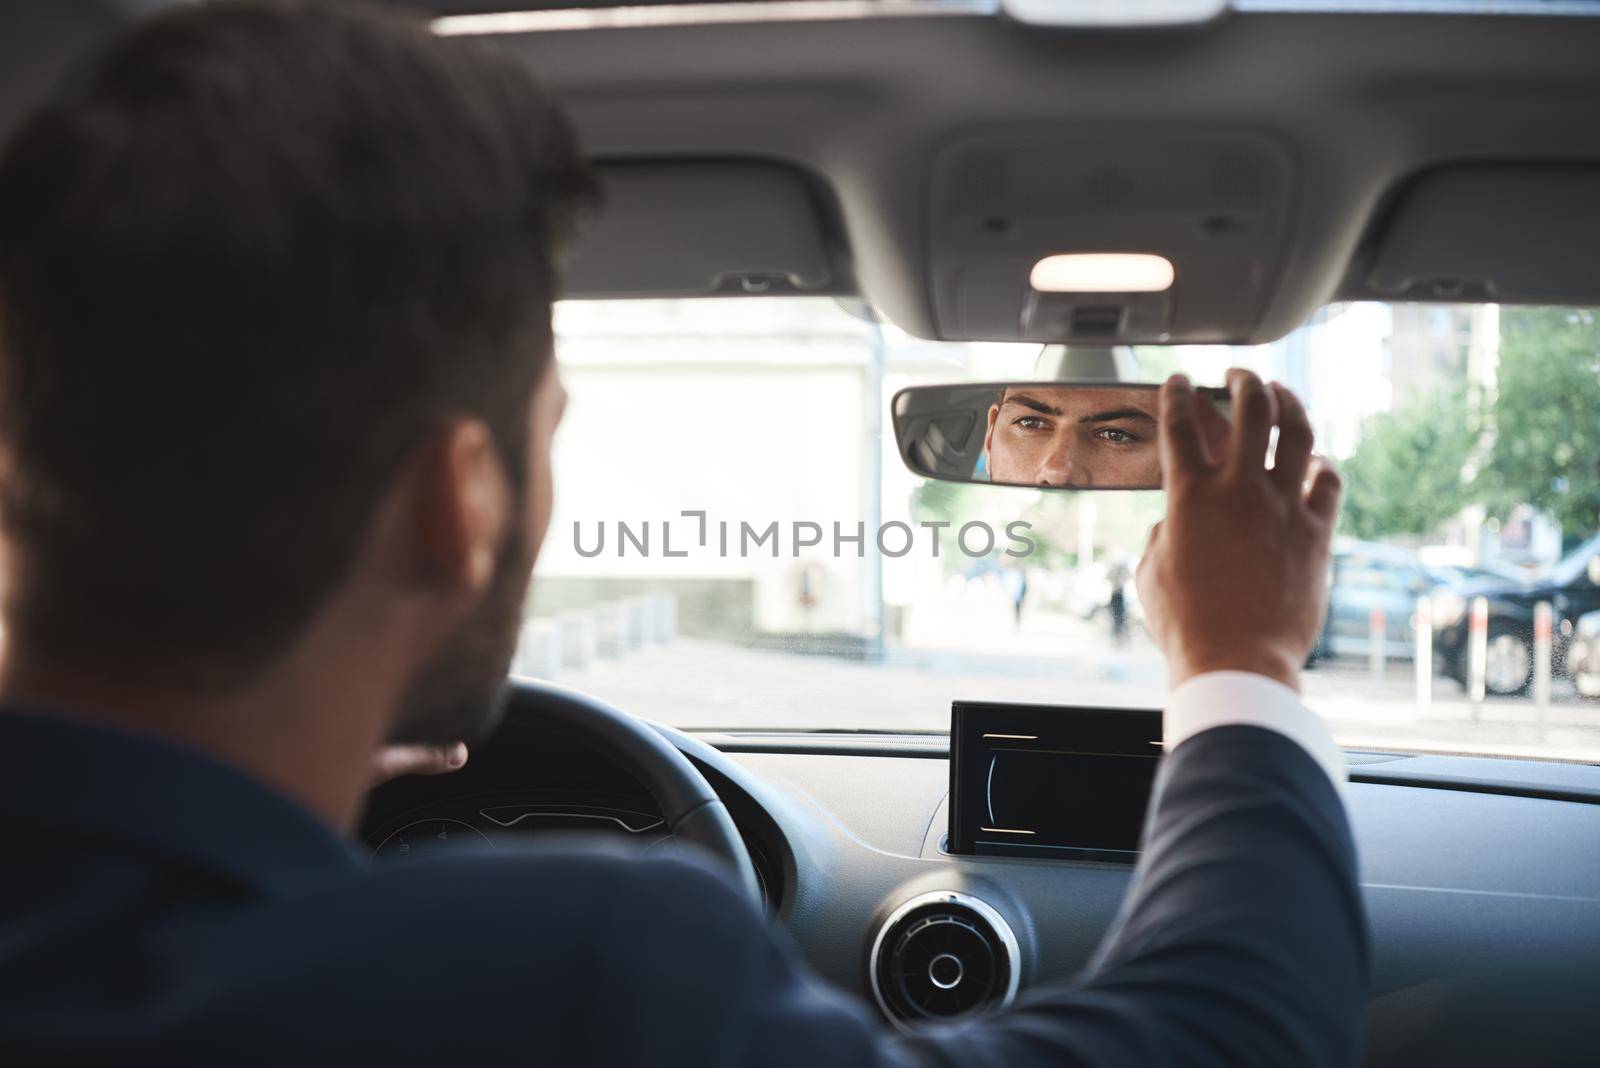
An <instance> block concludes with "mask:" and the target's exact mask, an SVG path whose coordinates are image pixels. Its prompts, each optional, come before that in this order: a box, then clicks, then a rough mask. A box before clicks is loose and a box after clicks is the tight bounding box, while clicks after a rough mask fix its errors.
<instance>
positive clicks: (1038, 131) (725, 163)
mask: <svg viewBox="0 0 1600 1068" xmlns="http://www.w3.org/2000/svg"><path fill="white" fill-rule="evenodd" d="M158 3H159V0H116V2H110V0H107V2H105V3H98V4H92V3H88V2H82V3H47V2H37V0H27V2H23V3H16V4H12V5H9V6H8V11H7V14H6V16H5V18H6V20H7V22H8V23H11V24H14V25H18V26H24V27H25V28H26V29H27V31H28V32H27V33H26V34H22V35H18V34H7V35H0V36H6V37H7V38H8V39H9V40H10V42H11V44H10V45H9V46H8V47H4V49H3V51H4V52H5V53H10V54H0V63H4V67H3V68H0V69H3V70H4V71H5V74H4V81H3V83H0V91H3V93H4V96H3V98H0V103H3V104H4V107H5V109H6V112H7V113H8V114H11V115H15V114H16V113H17V112H19V111H20V110H21V109H22V108H23V107H24V106H25V103H26V101H27V100H29V99H31V98H32V96H34V95H36V94H37V92H38V91H39V86H40V85H41V84H44V75H45V73H46V72H47V71H48V68H49V64H48V63H46V62H44V61H43V60H41V59H40V58H39V57H40V56H42V55H44V54H45V53H46V52H47V51H48V52H49V53H50V54H51V55H65V54H67V53H68V52H69V51H70V50H71V49H70V48H69V46H70V45H71V44H72V42H73V41H74V40H86V39H91V38H92V36H93V35H94V33H96V32H103V29H104V27H106V26H109V25H114V24H115V23H116V21H117V20H118V19H120V18H125V17H127V15H126V12H127V11H128V10H131V9H136V8H140V7H148V6H156V5H158ZM397 6H416V5H415V0H413V2H412V3H410V4H401V5H397ZM485 6H491V7H492V6H505V5H483V4H473V5H470V7H471V9H473V10H477V9H481V8H482V7H485ZM531 6H544V7H549V6H551V5H550V4H549V3H545V4H542V5H531ZM563 6H574V7H576V6H580V5H577V4H574V5H563ZM583 6H593V5H592V4H586V5H583ZM435 10H444V5H443V4H436V5H435ZM460 10H463V5H462V4H460V3H456V4H453V5H450V11H451V13H454V12H457V11H460ZM494 40H495V41H496V42H497V43H498V44H500V45H502V46H504V47H507V48H509V49H511V50H513V51H514V52H515V53H516V54H518V55H519V56H521V57H523V58H524V59H525V60H526V61H527V63H528V64H529V66H530V68H531V69H533V70H534V71H535V72H536V73H537V74H538V75H539V77H540V78H541V79H542V80H543V81H544V83H545V84H546V85H547V86H549V87H550V88H551V89H553V90H554V91H555V92H556V93H557V94H558V95H559V96H560V98H561V99H562V100H563V101H564V103H565V104H566V105H567V107H568V108H569V110H570V111H571V113H572V115H573V116H574V118H575V120H576V122H577V124H578V126H579V128H580V131H581V133H582V136H583V138H584V140H585V143H586V144H587V146H588V148H589V150H590V152H591V153H592V154H593V155H594V156H595V158H596V159H597V160H599V161H600V162H601V163H602V165H603V167H604V168H605V169H606V172H607V175H608V177H609V178H611V179H612V184H613V192H614V194H615V196H614V201H615V204H614V206H615V207H616V209H617V210H616V216H615V218H613V219H612V220H610V221H609V222H608V221H607V220H606V219H604V218H602V220H601V221H600V222H599V223H598V224H597V225H596V227H595V230H594V233H593V234H592V235H591V241H590V243H589V244H588V245H587V246H586V248H585V249H584V251H583V252H582V253H581V254H580V259H579V262H578V263H577V264H576V265H575V268H574V283H573V292H572V294H571V295H574V296H585V297H602V296H617V295H626V296H671V295H691V294H698V293H713V292H730V291H731V292H746V291H765V292H832V293H839V292H852V291H859V292H860V294H861V295H862V296H864V297H865V298H866V299H867V300H868V301H869V302H870V303H871V304H873V305H874V306H875V307H876V308H877V309H879V311H880V312H881V313H882V314H883V315H885V316H886V317H887V318H889V319H890V320H892V321H893V322H894V323H895V324H897V325H898V326H900V327H901V328H903V329H905V330H906V331H908V332H910V333H912V334H915V335H918V336H922V337H930V338H941V337H943V338H953V339H990V340H1018V339H1021V338H1032V339H1035V340H1089V337H1088V336H1087V335H1085V336H1082V337H1079V336H1077V335H1076V334H1075V333H1074V331H1075V327H1074V323H1075V322H1076V321H1077V320H1076V319H1075V318H1074V316H1075V314H1076V310H1075V308H1074V307H1073V306H1072V301H1073V299H1076V298H1067V299H1065V300H1064V302H1063V303H1062V304H1061V306H1060V307H1055V308H1047V309H1045V311H1046V312H1048V314H1041V315H1040V316H1039V317H1036V318H1034V319H1032V320H1030V319H1029V317H1028V316H1029V313H1028V312H1027V310H1026V309H1025V307H1024V305H1025V304H1026V303H1027V299H1028V297H1029V296H1030V294H1029V292H1028V291H1027V285H1026V278H1027V274H1026V268H1027V266H1028V265H1031V263H1032V262H1033V260H1034V259H1035V258H1037V255H1039V254H1042V253H1047V252H1066V251H1149V252H1157V253H1161V254H1163V255H1167V256H1168V257H1169V258H1170V259H1172V260H1173V261H1174V263H1175V264H1176V266H1177V270H1178V274H1177V277H1178V281H1177V283H1176V284H1175V286H1174V288H1173V290H1172V291H1171V292H1170V293H1168V294H1167V295H1166V296H1165V297H1164V298H1163V300H1164V303H1163V302H1161V301H1158V302H1156V303H1155V304H1150V303H1148V302H1147V303H1144V304H1141V303H1139V299H1137V298H1130V299H1128V300H1126V301H1123V302H1122V304H1121V305H1120V306H1122V307H1123V311H1122V314H1121V315H1120V317H1119V318H1116V319H1115V323H1116V326H1115V328H1114V329H1113V330H1112V331H1111V333H1109V334H1107V333H1105V332H1104V322H1103V321H1101V322H1100V323H1099V325H1098V327H1097V328H1098V329H1100V330H1101V331H1102V333H1101V334H1099V335H1097V336H1095V337H1094V338H1093V340H1096V341H1108V340H1137V341H1171V342H1205V341H1210V342H1235V343H1237V342H1262V341H1269V340H1272V339H1275V338H1278V337H1281V336H1283V335H1284V334H1286V333H1288V332H1289V331H1291V330H1293V329H1294V328H1295V327H1296V326H1298V325H1299V324H1300V323H1301V322H1302V321H1304V320H1305V319H1306V318H1307V317H1308V316H1309V315H1310V314H1311V313H1312V312H1313V311H1314V310H1315V309H1316V308H1318V307H1320V306H1321V305H1323V304H1324V303H1327V302H1328V301H1330V300H1335V299H1351V298H1380V299H1452V300H1467V301H1473V300H1502V301H1512V302H1518V301H1521V302H1547V303H1550V302H1570V303H1600V262H1597V261H1600V256H1597V254H1596V252H1595V250H1597V249H1600V122H1596V121H1595V119H1594V116H1595V115H1597V114H1600V63H1597V62H1596V60H1595V57H1596V56H1600V18H1588V17H1527V16H1476V15H1450V14H1429V15H1408V14H1368V13H1339V14H1328V13H1305V12H1273V11H1259V10H1249V11H1244V12H1238V11H1236V12H1233V13H1231V14H1229V15H1227V16H1225V17H1223V18H1220V19H1218V20H1217V21H1215V22H1213V23H1210V24H1205V25H1200V26H1195V27H1187V28H1175V29H1164V30H1149V29H1146V30H1120V31H1119V30H1096V31H1071V30H1050V29H1041V28H1037V27H1030V26H1026V25H1022V24H1019V23H1015V22H1011V21H1008V20H1006V19H1003V18H999V17H994V16H988V15H971V14H929V15H925V16H906V17H897V18H861V19H849V20H840V21H822V20H818V21H751V22H741V23H720V24H708V25H666V26H645V27H636V28H603V29H584V30H570V31H558V32H530V33H508V34H496V35H494ZM24 56H25V57H27V58H28V62H26V63H22V62H20V60H21V58H22V57H24ZM12 60H17V62H9V61H12ZM764 213H765V214H764ZM669 216H670V217H671V218H672V219H673V220H674V222H673V224H672V225H670V226H667V225H663V226H660V227H657V226H653V225H651V223H650V221H649V220H650V219H651V218H653V217H655V218H662V219H665V218H668V217H669ZM730 220H738V221H737V222H736V223H735V222H730ZM658 231H659V232H658ZM753 235H755V236H753ZM696 257H698V259H697V258H696ZM819 257H820V258H821V260H822V261H823V262H824V263H825V267H824V268H823V269H819V267H818V262H819ZM686 263H688V264H691V267H690V268H689V269H686V268H685V266H684V264H686ZM1019 272H1020V273H1019ZM613 277H614V278H617V279H619V281H617V282H616V283H614V284H613V283H609V282H608V279H610V278H613ZM751 282H755V283H757V284H750V283H751ZM1053 299H1054V298H1053ZM1085 299H1089V298H1085ZM1092 299H1093V300H1095V301H1099V302H1101V303H1105V302H1106V301H1108V300H1110V301H1113V302H1117V301H1120V300H1121V298H1118V297H1116V296H1115V295H1113V296H1110V297H1107V296H1106V295H1096V296H1094V297H1093V298H1092ZM1085 322H1087V320H1085Z"/></svg>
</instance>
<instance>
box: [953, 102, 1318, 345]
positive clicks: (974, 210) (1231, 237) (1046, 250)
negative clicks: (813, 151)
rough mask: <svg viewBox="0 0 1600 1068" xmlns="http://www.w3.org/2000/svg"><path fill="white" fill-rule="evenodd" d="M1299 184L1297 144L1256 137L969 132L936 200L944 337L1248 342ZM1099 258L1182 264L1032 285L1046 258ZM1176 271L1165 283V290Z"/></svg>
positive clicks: (1221, 131) (1204, 131)
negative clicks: (1132, 256)
mask: <svg viewBox="0 0 1600 1068" xmlns="http://www.w3.org/2000/svg"><path fill="white" fill-rule="evenodd" d="M1294 191H1295V168H1294V163H1293V159H1292V157H1291V155H1290V153H1289V151H1288V150H1287V149H1286V148H1285V147H1284V145H1283V144H1282V143H1280V142H1279V141H1278V140H1277V139H1276V138H1274V137H1272V136H1270V135H1268V134H1266V133H1263V132H1259V131H1255V130H1243V129H1232V128H1211V127H1202V126H1185V127H1179V128H1174V127H1165V126H1163V127H1138V126H1118V127H1116V128H1114V129H1111V128H1105V127H1093V128H1084V129H1059V128H1054V129H1050V130H1039V129H1031V130H1030V129H1023V130H1015V129H1013V130H1005V131H994V132H988V133H980V134H974V135H971V136H968V137H965V138H962V139H960V140H958V141H955V142H952V143H950V144H948V145H946V146H945V148H944V149H943V151H942V152H940V153H939V154H938V156H937V158H936V160H935V163H934V167H933V178H932V190H931V196H930V199H929V210H930V213H931V214H930V218H929V227H928V232H929V234H930V248H929V270H930V277H931V280H932V288H933V293H932V297H933V303H934V312H935V316H936V319H937V321H938V325H939V332H940V334H941V336H942V337H944V338H946V339H949V340H993V341H1007V340H1027V341H1040V342H1056V341H1072V342H1093V343H1102V344H1103V343H1108V342H1171V343H1186V342H1226V341H1235V340H1242V339H1245V338H1247V337H1249V336H1250V335H1251V332H1252V331H1253V330H1254V329H1255V327H1256V324H1257V322H1258V321H1259V320H1260V318H1261V315H1262V312H1263V309H1264V308H1265V306H1266V304H1267V302H1268V300H1269V299H1270V298H1271V296H1272V293H1273V286H1274V282H1275V280H1276V277H1277V274H1278V271H1279V269H1280V268H1281V265H1282V262H1283V258H1284V255H1285V251H1286V248H1287V245H1288V239H1289V236H1290V212H1291V209H1292V206H1293V202H1294ZM1092 253H1099V254H1104V253H1124V254H1125V253H1136V254H1144V255H1145V256H1147V257H1148V256H1153V257H1158V258H1161V259H1164V260H1166V261H1168V262H1169V263H1170V264H1171V267H1172V270H1171V272H1170V276H1163V277H1158V278H1156V279H1155V281H1154V282H1153V283H1150V284H1146V283H1147V279H1144V278H1141V279H1139V280H1136V281H1132V282H1130V281H1127V280H1125V279H1124V278H1122V277H1119V275H1118V273H1117V272H1116V271H1114V270H1112V269H1110V268H1114V267H1116V265H1117V264H1116V262H1115V261H1106V262H1107V266H1108V269H1107V270H1106V271H1104V272H1103V273H1101V274H1100V275H1096V274H1095V273H1094V272H1093V271H1091V272H1090V274H1089V276H1088V280H1085V279H1084V278H1083V277H1081V276H1079V277H1074V278H1073V279H1072V281H1071V282H1070V283H1069V284H1068V288H1067V289H1066V290H1058V289H1053V288H1051V287H1050V286H1049V283H1048V282H1046V283H1043V284H1044V285H1045V286H1046V288H1045V289H1041V288H1038V287H1037V286H1036V283H1038V282H1039V275H1037V274H1036V273H1035V267H1036V266H1037V265H1038V264H1039V263H1040V261H1042V260H1045V259H1046V257H1052V256H1063V255H1068V256H1071V255H1072V254H1092ZM1088 262H1089V263H1091V265H1092V264H1093V262H1094V261H1088ZM1096 277H1103V278H1104V279H1105V288H1104V289H1097V288H1095V286H1096V285H1097V284H1098V283H1097V282H1095V281H1094V279H1095V278H1096ZM1165 277H1170V283H1168V284H1166V285H1165V287H1164V288H1157V287H1159V286H1161V285H1162V284H1163V282H1164V281H1165Z"/></svg>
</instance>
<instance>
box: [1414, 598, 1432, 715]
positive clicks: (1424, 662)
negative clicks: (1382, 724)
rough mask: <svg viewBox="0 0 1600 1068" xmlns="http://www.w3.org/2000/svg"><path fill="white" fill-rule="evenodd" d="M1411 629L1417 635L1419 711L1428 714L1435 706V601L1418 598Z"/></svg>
mask: <svg viewBox="0 0 1600 1068" xmlns="http://www.w3.org/2000/svg"><path fill="white" fill-rule="evenodd" d="M1411 628H1412V631H1413V633H1414V634H1415V635H1416V640H1415V641H1414V642H1413V643H1412V644H1413V645H1414V646H1415V650H1414V651H1415V653H1416V661H1415V664H1414V665H1413V666H1414V667H1415V668H1416V675H1417V711H1418V712H1419V713H1424V712H1427V711H1428V709H1429V708H1431V707H1432V706H1433V599H1432V598H1431V597H1428V596H1422V597H1418V598H1417V612H1416V615H1414V616H1412V617H1411Z"/></svg>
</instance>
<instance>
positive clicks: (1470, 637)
mask: <svg viewBox="0 0 1600 1068" xmlns="http://www.w3.org/2000/svg"><path fill="white" fill-rule="evenodd" d="M1488 660H1489V599H1488V598H1487V597H1474V598H1473V599H1472V618H1471V620H1470V621H1469V622H1468V624H1467V696H1468V697H1469V698H1470V699H1471V701H1472V722H1474V723H1476V722H1478V719H1479V717H1480V715H1481V713H1482V711H1483V693H1484V687H1483V672H1484V669H1485V667H1486V666H1487V664H1488Z"/></svg>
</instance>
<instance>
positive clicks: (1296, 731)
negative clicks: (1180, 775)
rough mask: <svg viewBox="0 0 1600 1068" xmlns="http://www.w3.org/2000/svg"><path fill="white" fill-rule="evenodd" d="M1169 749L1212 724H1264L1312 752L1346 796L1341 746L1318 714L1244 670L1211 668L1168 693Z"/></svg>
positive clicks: (1166, 733)
mask: <svg viewBox="0 0 1600 1068" xmlns="http://www.w3.org/2000/svg"><path fill="white" fill-rule="evenodd" d="M1163 723H1164V726H1163V735H1164V739H1163V741H1164V744H1165V747H1166V750H1167V752H1169V753H1170V752H1171V751H1172V750H1174V749H1176V748H1177V747H1178V746H1179V745H1180V744H1182V743H1183V741H1184V740H1185V739H1187V738H1192V737H1193V736H1194V735H1196V734H1199V733H1200V732H1201V731H1208V730H1210V729H1211V728H1213V727H1229V726H1246V727H1265V728H1266V729H1267V730H1272V731H1277V732H1278V733H1279V734H1281V735H1283V736H1284V737H1286V738H1288V739H1289V740H1290V741H1292V742H1295V743H1296V744H1297V745H1299V746H1300V748H1302V749H1304V750H1305V751H1306V752H1307V753H1309V754H1311V758H1312V759H1313V760H1315V761H1316V762H1317V764H1318V766H1320V767H1321V768H1322V770H1323V771H1325V772H1327V773H1328V778H1329V779H1331V780H1333V788H1334V789H1335V790H1337V791H1338V793H1339V798H1340V800H1343V799H1344V783H1345V775H1346V772H1345V761H1344V750H1342V749H1340V748H1339V745H1338V743H1337V742H1335V741H1334V740H1333V735H1331V734H1329V733H1328V727H1327V725H1326V724H1325V723H1323V722H1322V717H1321V716H1319V715H1317V714H1316V713H1315V712H1313V711H1311V709H1309V708H1307V707H1306V706H1305V703H1304V702H1303V701H1301V700H1300V695H1299V694H1297V693H1295V692H1294V691H1293V690H1291V689H1289V687H1287V686H1285V685H1283V683H1281V682H1275V681H1273V680H1272V679H1269V678H1267V677H1266V676H1265V675H1256V674H1252V673H1251V672H1248V671H1211V672H1207V673H1206V674H1204V675H1196V676H1195V677H1194V678H1192V679H1189V680H1188V681H1186V682H1185V683H1184V684H1183V685H1182V686H1179V687H1178V688H1177V689H1175V690H1173V691H1172V694H1171V695H1170V696H1169V697H1168V698H1167V714H1166V716H1165V717H1164V719H1163Z"/></svg>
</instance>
